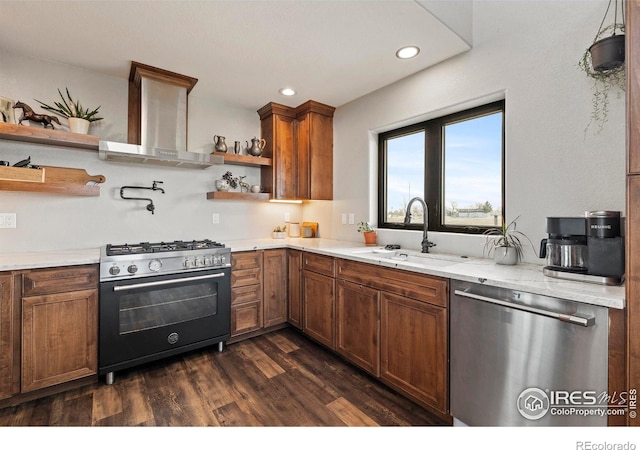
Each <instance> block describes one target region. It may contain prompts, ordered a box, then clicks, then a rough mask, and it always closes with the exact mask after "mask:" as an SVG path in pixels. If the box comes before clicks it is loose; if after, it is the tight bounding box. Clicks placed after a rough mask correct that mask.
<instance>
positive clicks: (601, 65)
mask: <svg viewBox="0 0 640 450" xmlns="http://www.w3.org/2000/svg"><path fill="white" fill-rule="evenodd" d="M612 2H613V0H609V4H608V6H607V10H606V12H605V14H604V17H603V18H602V22H601V23H600V28H599V29H598V33H597V34H596V37H595V38H594V40H593V44H591V46H590V47H589V48H587V49H586V50H585V52H584V53H583V55H582V59H581V60H580V62H579V63H578V66H579V67H580V68H581V69H582V70H583V71H584V72H585V73H586V74H587V76H588V77H589V78H591V79H592V80H593V90H594V92H593V110H592V113H591V121H590V122H589V125H591V123H592V122H596V123H597V124H598V131H601V130H602V129H603V128H604V124H605V122H606V121H607V116H608V113H609V92H610V91H611V90H612V89H615V90H617V91H618V95H621V93H622V92H624V90H625V82H626V79H625V66H624V60H625V34H624V33H625V19H624V2H622V1H621V5H620V16H618V0H615V3H614V8H613V15H614V18H613V23H612V24H610V25H608V26H606V27H604V28H603V25H604V22H605V20H606V18H607V15H608V13H609V11H610V7H611V3H612ZM619 18H620V19H621V20H622V22H621V23H620V22H618V19H619ZM589 125H587V128H588V127H589Z"/></svg>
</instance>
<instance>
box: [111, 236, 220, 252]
mask: <svg viewBox="0 0 640 450" xmlns="http://www.w3.org/2000/svg"><path fill="white" fill-rule="evenodd" d="M209 248H224V244H220V243H219V242H215V241H212V240H210V239H203V240H193V241H173V242H154V243H150V242H140V243H138V244H118V245H114V244H107V249H106V253H107V256H117V255H135V254H141V253H161V252H173V251H185V250H202V249H209Z"/></svg>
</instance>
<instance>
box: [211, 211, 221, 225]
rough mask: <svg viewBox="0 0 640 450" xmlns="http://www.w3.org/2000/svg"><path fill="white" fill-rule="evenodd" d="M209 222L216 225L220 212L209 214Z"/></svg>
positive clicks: (218, 221)
mask: <svg viewBox="0 0 640 450" xmlns="http://www.w3.org/2000/svg"><path fill="white" fill-rule="evenodd" d="M211 223H213V224H214V225H217V224H219V223H220V214H218V213H213V214H212V215H211Z"/></svg>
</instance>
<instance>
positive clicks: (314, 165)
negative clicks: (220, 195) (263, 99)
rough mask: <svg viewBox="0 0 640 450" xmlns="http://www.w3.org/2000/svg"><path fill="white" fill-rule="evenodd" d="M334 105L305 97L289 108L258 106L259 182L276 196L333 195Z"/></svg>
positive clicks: (313, 197)
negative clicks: (263, 162)
mask: <svg viewBox="0 0 640 450" xmlns="http://www.w3.org/2000/svg"><path fill="white" fill-rule="evenodd" d="M334 111H335V108H333V107H332V106H328V105H324V104H322V103H318V102H315V101H313V100H309V101H308V102H306V103H303V104H302V105H300V106H298V107H297V108H291V107H288V106H284V105H279V104H277V103H268V104H267V105H265V106H263V107H262V108H260V109H259V110H258V114H259V115H260V121H261V133H262V138H263V139H265V140H266V141H267V145H266V147H265V149H264V152H263V156H265V157H268V158H272V160H273V164H272V166H265V167H262V168H261V180H262V184H263V185H264V186H265V187H266V188H267V190H268V191H270V192H271V197H272V198H273V199H279V200H292V199H296V200H332V199H333V113H334Z"/></svg>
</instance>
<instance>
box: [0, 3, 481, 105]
mask: <svg viewBox="0 0 640 450" xmlns="http://www.w3.org/2000/svg"><path fill="white" fill-rule="evenodd" d="M429 3H432V4H436V5H437V7H433V8H430V9H431V10H433V11H438V14H439V15H440V16H441V17H447V16H449V17H455V16H456V14H455V8H466V9H467V10H468V5H469V1H450V0H449V1H447V2H444V1H442V2H439V1H430V2H426V1H423V2H417V1H404V0H402V1H401V0H395V1H380V0H358V1H346V0H340V1H332V0H323V1H318V0H316V1H312V0H296V1H283V0H278V1H275V0H262V1H248V0H235V1H231V0H227V1H212V0H209V1H187V0H164V1H161V0H155V1H132V0H129V1H127V0H125V1H88V0H84V1H22V0H21V1H0V17H2V26H1V27H0V47H2V48H4V49H6V50H8V51H10V52H13V53H19V54H24V55H29V56H32V57H35V58H39V59H45V60H50V61H56V62H60V63H63V64H69V65H72V66H77V67H82V68H86V69H89V70H92V71H97V72H101V73H105V74H108V75H112V76H116V77H121V78H127V77H128V75H129V70H130V65H131V61H138V62H141V63H143V64H148V65H151V66H155V67H159V68H162V69H166V70H170V71H173V72H177V73H180V74H183V75H188V76H191V77H195V78H198V80H199V81H198V84H196V86H195V88H194V90H193V91H192V93H191V95H197V96H198V97H206V98H210V99H212V101H218V102H222V103H226V104H230V105H233V106H238V107H242V108H252V109H257V108H259V107H261V106H263V105H264V104H265V103H267V102H270V101H275V102H278V103H282V104H285V105H289V106H297V105H299V104H301V103H303V102H304V101H306V100H309V99H313V100H316V101H319V102H322V103H327V104H329V105H332V106H336V107H338V106H341V105H343V104H345V103H347V102H349V101H351V100H354V99H356V98H358V97H360V96H362V95H365V94H367V93H369V92H372V91H374V90H376V89H379V88H381V87H383V86H385V85H388V84H390V83H393V82H394V81H397V80H399V79H402V78H405V77H407V76H408V75H411V74H413V73H416V72H419V71H420V70H423V69H425V68H427V67H429V66H431V65H433V64H436V63H438V62H440V61H443V60H445V59H448V58H450V57H452V56H454V55H456V54H459V53H461V52H464V51H466V50H468V49H469V48H470V47H469V45H468V44H467V43H466V42H465V41H464V40H463V39H461V38H460V37H459V36H458V35H457V34H456V33H454V32H453V31H452V30H451V29H450V28H449V26H447V25H445V24H444V23H443V22H441V21H440V20H438V19H437V18H436V17H435V16H434V15H433V14H432V13H430V12H429V11H428V10H427V9H426V8H428V7H429V6H428V4H429ZM444 8H447V11H446V12H447V14H441V13H442V11H443V9H444ZM458 16H459V15H458ZM405 45H417V46H419V47H420V48H421V52H420V54H419V55H418V56H417V57H416V58H414V59H412V60H398V59H397V58H396V57H395V52H396V50H397V49H398V48H400V47H402V46H405ZM285 86H289V87H293V88H294V89H296V90H297V91H298V94H297V95H296V96H294V97H290V98H287V97H283V96H281V95H280V94H278V90H279V89H280V88H282V87H285Z"/></svg>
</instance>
